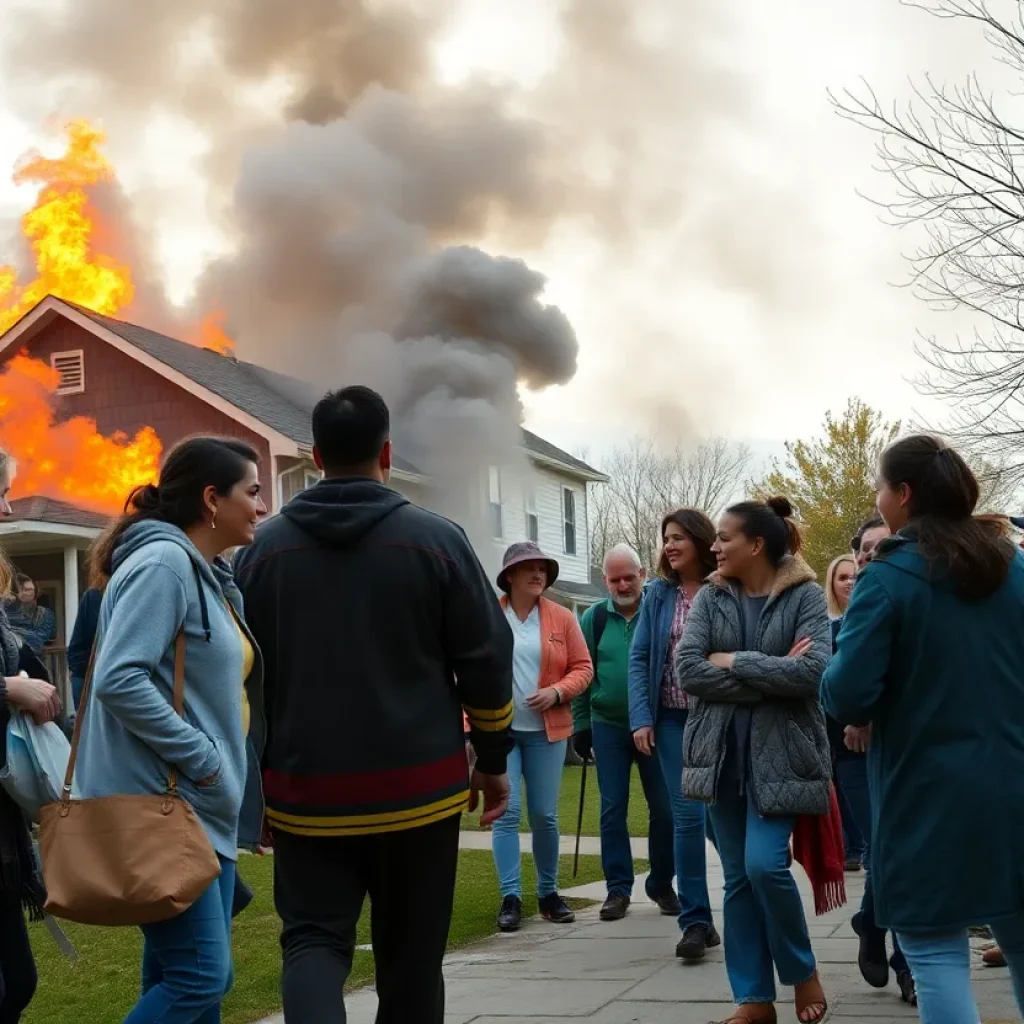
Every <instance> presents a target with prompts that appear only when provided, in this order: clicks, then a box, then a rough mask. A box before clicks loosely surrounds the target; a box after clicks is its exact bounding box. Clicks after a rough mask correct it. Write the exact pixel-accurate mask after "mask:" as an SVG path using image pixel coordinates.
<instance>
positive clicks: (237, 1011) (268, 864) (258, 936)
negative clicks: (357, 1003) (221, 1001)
mask: <svg viewBox="0 0 1024 1024" xmlns="http://www.w3.org/2000/svg"><path fill="white" fill-rule="evenodd" d="M588 787H589V780H588ZM523 861H524V864H523V881H524V888H525V890H526V891H525V893H524V896H525V903H526V911H527V913H529V914H533V913H536V902H535V900H536V888H535V887H536V882H535V878H534V874H533V861H532V859H531V858H530V857H529V856H524V858H523ZM239 866H240V870H241V874H242V876H243V877H244V878H245V880H246V881H247V882H248V883H249V885H250V886H251V887H252V889H253V891H254V893H255V897H254V899H253V902H252V903H251V904H250V905H249V907H248V909H247V910H246V911H245V912H244V913H243V914H241V915H240V916H239V917H238V918H236V920H235V924H234V955H235V975H236V977H237V979H238V980H237V982H236V985H235V989H234V991H233V992H232V993H231V995H230V996H228V999H227V1001H226V1003H225V1006H224V1024H248V1022H250V1021H257V1020H260V1019H262V1018H263V1017H266V1016H268V1015H269V1014H271V1013H274V1012H276V1011H277V1010H278V1009H279V1007H280V996H279V993H278V986H279V981H280V972H281V953H280V947H279V945H278V933H279V929H280V925H279V923H278V919H277V915H276V914H275V913H274V906H273V899H272V875H273V858H272V857H243V858H241V860H240V862H239ZM646 870H647V866H646V864H644V863H643V862H637V871H638V872H639V871H646ZM560 874H561V882H562V886H563V887H564V888H569V887H570V886H572V885H583V884H585V883H587V882H595V881H598V880H600V878H601V877H602V876H601V863H600V860H599V859H598V858H597V857H581V858H580V869H579V876H578V877H577V878H576V879H575V880H574V879H573V878H572V858H571V857H563V858H562V861H561V865H560ZM497 893H498V885H497V879H496V877H495V874H494V865H493V862H492V860H491V855H490V853H489V852H488V851H477V850H463V851H462V852H461V854H460V855H459V879H458V887H457V889H456V893H455V910H454V913H453V915H452V926H451V936H450V939H449V948H453V949H454V948H456V947H458V946H462V945H465V944H466V943H468V942H472V941H473V940H474V939H479V938H482V937H484V936H487V935H491V934H493V932H494V930H495V927H494V918H495V914H496V913H497V909H498V895H497ZM584 905H585V904H584ZM66 931H67V933H68V935H69V937H70V938H71V941H72V942H73V943H74V945H75V947H76V949H77V950H78V955H79V959H78V963H77V964H72V963H71V962H70V961H68V960H66V959H65V958H64V957H63V956H62V955H61V954H60V953H59V952H58V950H57V947H56V946H55V945H54V943H53V940H52V939H51V938H50V936H49V934H48V933H47V932H46V931H45V929H44V928H43V926H42V925H33V926H32V927H31V933H32V945H33V948H34V949H35V952H36V958H37V960H38V964H39V978H40V981H39V990H38V992H37V994H36V998H35V1000H34V1001H33V1003H32V1005H31V1006H30V1007H29V1009H28V1012H27V1013H26V1014H25V1016H24V1017H23V1018H22V1022H23V1024H66V1022H67V1021H74V1022H75V1024H110V1022H111V1021H119V1020H122V1019H123V1018H124V1016H125V1014H126V1013H127V1012H128V1010H129V1009H130V1008H131V1006H132V1005H133V1003H134V1001H135V999H136V998H137V996H138V986H139V964H140V957H141V949H142V942H141V937H140V935H139V932H138V931H137V930H136V929H134V928H117V929H114V928H84V927H80V926H78V925H67V926H66ZM358 942H359V943H360V944H364V943H365V944H369V942H370V922H369V915H368V913H367V912H365V911H364V913H363V916H362V918H361V920H360V922H359V933H358ZM372 979H373V956H372V954H371V953H370V952H369V951H365V952H364V951H361V950H357V951H356V956H355V963H354V965H353V970H352V977H351V979H350V987H358V986H360V985H364V984H366V983H367V982H370V981H372Z"/></svg>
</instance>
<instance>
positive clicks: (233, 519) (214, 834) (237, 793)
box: [75, 437, 266, 1024]
mask: <svg viewBox="0 0 1024 1024" xmlns="http://www.w3.org/2000/svg"><path fill="white" fill-rule="evenodd" d="M257 462H258V456H257V454H256V452H255V451H254V450H253V449H252V448H251V447H250V446H249V445H247V444H245V443H244V442H242V441H238V440H234V439H221V438H212V437H196V438H191V439H189V440H187V441H183V442H182V443H181V444H179V445H178V446H177V447H175V448H174V449H173V450H172V451H171V452H170V454H169V455H168V456H167V460H166V461H165V463H164V465H163V469H162V470H161V473H160V482H159V485H157V486H153V485H148V486H146V487H141V488H139V489H137V490H136V491H134V492H133V493H132V495H131V497H130V498H129V499H128V502H127V504H126V506H125V515H124V516H123V517H122V518H121V519H120V520H119V521H118V522H117V523H116V524H115V525H114V526H113V527H112V529H111V530H110V531H109V532H108V533H107V534H106V535H105V536H104V537H103V538H101V539H100V540H99V541H98V542H97V545H96V547H95V548H94V550H93V553H92V559H93V565H94V569H95V570H96V571H97V572H98V574H99V576H100V577H101V578H105V579H107V581H108V582H107V584H106V587H105V590H104V595H103V602H102V606H101V608H100V616H99V629H98V632H97V639H96V644H97V647H96V655H95V668H94V671H93V681H92V690H91V693H88V694H87V695H86V701H85V705H86V706H84V707H83V708H80V709H79V714H81V715H83V716H84V727H83V730H82V739H81V746H80V749H79V755H78V769H77V772H76V774H75V786H76V794H75V795H76V796H78V797H81V798H89V797H99V796H110V795H116V794H125V793H128V794H137V793H159V792H161V791H162V790H163V789H164V788H165V787H166V784H167V776H168V770H169V768H170V767H171V766H172V765H173V766H174V767H175V768H176V769H177V771H178V776H179V788H180V791H181V794H182V796H183V797H184V798H185V799H186V800H187V801H188V802H189V803H190V804H191V805H192V806H193V808H194V809H195V811H196V814H197V815H198V817H199V820H200V821H201V822H202V825H203V827H204V829H205V831H206V834H207V836H208V837H209V839H210V843H211V845H212V846H213V849H214V851H215V852H216V854H217V857H218V859H219V860H220V865H221V874H220V877H219V878H218V879H217V880H216V881H215V882H214V883H213V884H212V885H211V886H210V888H209V889H208V890H207V891H206V892H205V893H204V894H203V895H202V896H201V897H200V898H199V899H198V900H197V901H196V902H195V903H194V904H192V906H191V907H189V909H188V910H186V911H185V912H184V913H183V914H181V915H180V916H178V917H175V918H172V919H171V920H169V921H161V922H159V923H157V924H152V925H144V926H143V927H142V932H143V936H144V940H145V941H144V950H143V966H142V996H141V998H140V1000H139V1002H138V1003H137V1004H136V1006H135V1008H134V1009H133V1010H132V1011H131V1012H130V1013H129V1014H128V1016H127V1017H126V1018H125V1021H126V1024H155V1022H157V1021H159V1022H160V1024H216V1022H218V1021H220V1004H221V1002H222V1000H223V998H224V996H225V994H226V993H227V991H228V989H229V988H230V987H231V983H232V977H233V972H232V964H231V916H232V907H233V903H234V897H235V861H236V859H237V855H238V848H239V845H240V843H242V844H243V845H244V844H246V842H247V841H251V840H252V835H253V833H255V835H256V838H257V839H258V833H259V828H260V824H261V821H259V820H257V819H262V812H261V810H260V806H259V801H258V799H257V800H255V801H252V800H251V799H247V800H246V805H247V806H249V805H250V804H252V806H253V809H254V812H256V813H254V814H253V815H252V817H253V820H252V821H248V820H246V821H244V822H241V823H240V817H242V810H243V798H246V797H247V793H246V790H247V789H248V790H250V793H249V794H248V796H249V797H250V798H251V794H252V791H253V789H254V787H258V786H259V781H258V775H256V776H255V777H254V776H253V773H252V771H251V769H252V768H253V767H255V764H256V763H258V762H256V758H255V754H256V752H257V751H258V750H259V748H260V747H261V746H262V743H263V737H264V733H265V726H264V722H263V707H262V674H263V669H262V661H261V658H260V654H259V650H258V649H257V647H256V644H255V642H254V640H253V639H252V636H251V635H250V633H249V631H248V629H247V628H246V626H245V622H244V619H243V617H242V606H241V597H240V595H239V593H238V590H237V589H236V588H235V586H234V582H233V580H232V577H231V572H230V569H229V568H228V566H227V564H226V563H225V562H224V561H223V560H222V558H221V556H222V555H223V553H224V552H225V551H227V550H229V549H231V548H235V547H239V546H241V545H246V544H250V543H251V542H252V540H253V536H254V532H255V528H256V524H257V522H258V520H259V518H260V517H261V516H262V515H264V514H265V513H266V507H265V506H264V504H263V499H262V497H261V496H260V484H259V479H258V477H257ZM182 631H183V632H184V635H185V714H184V715H183V716H181V717H179V716H178V715H177V714H175V712H174V709H173V707H172V704H171V698H172V692H173V686H174V650H175V638H176V637H177V635H178V633H179V632H182ZM247 735H248V736H249V737H250V738H251V739H252V740H253V744H252V745H251V746H249V747H247V743H246V737H247ZM256 792H257V793H258V789H256ZM240 830H241V831H242V832H245V833H247V834H248V835H247V837H244V836H243V837H242V838H240Z"/></svg>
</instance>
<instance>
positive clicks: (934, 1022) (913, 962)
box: [899, 913, 1024, 1024]
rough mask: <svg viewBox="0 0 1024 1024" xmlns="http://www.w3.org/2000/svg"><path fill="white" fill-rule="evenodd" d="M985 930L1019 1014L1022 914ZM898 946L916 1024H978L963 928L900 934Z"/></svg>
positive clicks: (1023, 1006) (1023, 975)
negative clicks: (910, 980)
mask: <svg viewBox="0 0 1024 1024" xmlns="http://www.w3.org/2000/svg"><path fill="white" fill-rule="evenodd" d="M989 927H990V928H991V929H992V934H993V935H994V936H995V940H996V942H997V943H999V948H1000V949H1001V950H1002V952H1003V956H1005V957H1006V962H1007V964H1008V965H1009V968H1010V977H1011V978H1012V979H1013V992H1014V995H1015V996H1016V997H1017V1008H1018V1009H1019V1010H1020V1013H1021V1015H1022V1016H1024V913H1021V914H1018V915H1017V916H1016V917H1011V918H1005V919H1004V920H1002V921H999V922H995V921H993V922H992V923H991V924H990V925H989ZM899 937H900V946H901V947H902V948H903V953H904V955H905V956H906V958H907V960H908V961H909V962H910V971H911V973H912V974H913V975H914V983H915V984H916V985H917V1006H918V1011H919V1012H920V1014H921V1024H978V1021H979V1017H978V1004H977V1003H976V1002H975V1001H974V993H973V992H971V945H970V938H969V935H968V932H967V929H966V928H965V929H963V930H962V931H956V932H940V933H930V934H921V933H911V932H900V933H899Z"/></svg>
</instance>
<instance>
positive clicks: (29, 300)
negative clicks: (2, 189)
mask: <svg viewBox="0 0 1024 1024" xmlns="http://www.w3.org/2000/svg"><path fill="white" fill-rule="evenodd" d="M65 134H66V137H67V150H66V152H65V153H64V155H63V156H60V157H57V158H55V159H51V158H48V157H44V156H42V155H41V154H40V153H37V152H32V153H27V154H26V155H25V156H24V157H22V158H21V160H20V161H19V162H18V166H17V167H16V168H15V171H14V176H13V180H14V183H15V184H16V185H23V184H26V183H31V182H34V183H38V184H39V185H41V186H42V187H41V189H40V192H39V197H38V198H37V200H36V203H35V205H34V206H33V207H32V209H31V210H29V211H28V213H26V214H25V216H24V217H22V219H21V228H22V232H23V233H24V235H25V237H26V238H27V239H28V240H29V241H30V242H31V244H32V251H33V254H34V258H35V265H36V277H35V279H34V280H32V281H29V282H28V283H27V284H19V283H18V279H17V274H16V272H15V271H14V269H13V268H12V267H5V266H0V333H2V332H4V331H6V330H7V329H8V328H9V327H10V326H11V325H12V324H14V323H16V322H17V321H18V320H19V319H21V317H23V316H24V315H25V314H26V313H27V312H28V311H29V310H30V309H31V308H32V307H33V306H35V305H36V304H37V303H38V302H40V301H41V300H42V299H44V298H45V297H46V296H47V295H48V294H50V293H52V294H54V295H57V296H59V297H60V298H62V299H67V300H69V301H70V302H77V303H79V304H80V305H82V306H85V307H86V308H88V309H91V310H94V311H95V312H97V313H106V314H114V313H116V312H117V311H118V310H120V309H122V308H123V307H124V306H126V305H127V304H128V303H129V302H131V300H132V296H133V295H134V286H133V284H132V277H131V272H130V271H129V269H128V268H127V267H123V266H119V265H118V264H117V263H116V262H115V261H114V260H113V259H111V258H110V257H109V256H105V255H104V254H102V253H96V252H93V250H92V240H93V235H94V233H95V232H96V228H97V225H98V217H97V214H96V210H95V209H94V208H93V207H92V205H91V203H90V202H89V196H88V193H87V191H86V190H87V188H88V187H89V186H92V185H96V184H99V183H100V182H104V181H112V180H113V179H114V168H113V166H112V165H111V163H110V161H109V160H108V159H107V157H106V156H105V155H104V154H103V152H102V146H103V144H104V142H105V141H106V136H105V135H104V134H103V132H101V131H100V130H99V129H97V128H94V127H93V126H92V125H90V124H89V122H88V121H84V120H79V121H72V122H71V123H69V124H68V125H67V126H66V128H65Z"/></svg>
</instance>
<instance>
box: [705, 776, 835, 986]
mask: <svg viewBox="0 0 1024 1024" xmlns="http://www.w3.org/2000/svg"><path fill="white" fill-rule="evenodd" d="M748 789H749V787H748ZM711 820H712V821H713V822H714V826H715V838H716V839H717V845H718V854H719V856H720V857H721V858H722V868H723V869H724V872H725V907H724V913H723V917H724V920H725V936H724V939H725V969H726V973H727V974H728V975H729V984H730V985H731V986H732V992H733V998H734V999H735V1000H736V1002H737V1004H743V1003H772V1002H774V1001H775V970H776V969H777V970H778V972H779V980H780V981H781V982H782V984H783V985H798V984H800V983H801V982H804V981H807V980H808V979H809V978H810V977H811V975H812V974H814V969H815V963H814V953H813V952H812V951H811V940H810V938H809V936H808V933H807V920H806V918H805V917H804V907H803V903H802V902H801V900H800V891H799V890H798V889H797V887H796V882H795V881H794V879H793V875H792V873H791V871H790V869H789V867H788V866H787V864H786V854H787V853H788V851H789V837H790V835H792V832H793V825H794V823H795V819H794V818H788V817H780V818H774V817H773V818H762V817H761V816H760V815H759V814H758V813H757V809H756V808H755V806H754V798H753V796H752V795H745V794H742V793H740V792H739V786H738V785H737V784H736V783H735V782H733V781H732V780H729V779H724V778H723V779H722V780H721V781H720V783H719V794H718V803H716V804H713V805H712V806H711Z"/></svg>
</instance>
